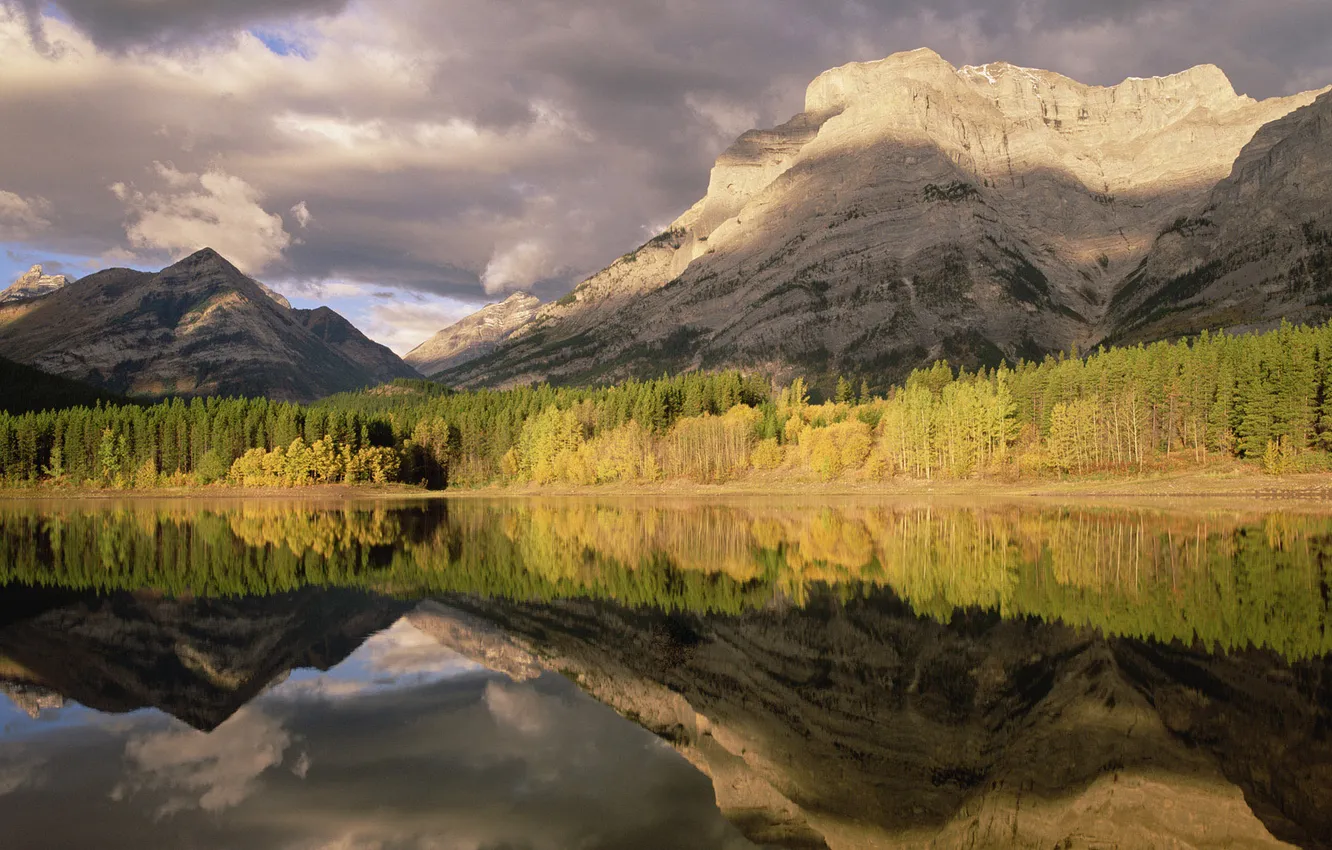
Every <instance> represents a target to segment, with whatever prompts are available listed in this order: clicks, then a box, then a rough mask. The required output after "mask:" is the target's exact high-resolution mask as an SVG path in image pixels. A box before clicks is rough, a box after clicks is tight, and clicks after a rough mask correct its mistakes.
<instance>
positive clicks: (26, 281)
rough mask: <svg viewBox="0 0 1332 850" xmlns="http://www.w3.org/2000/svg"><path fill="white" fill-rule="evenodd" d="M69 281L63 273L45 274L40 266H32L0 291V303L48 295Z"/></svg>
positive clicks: (70, 281) (66, 284)
mask: <svg viewBox="0 0 1332 850" xmlns="http://www.w3.org/2000/svg"><path fill="white" fill-rule="evenodd" d="M70 283H73V281H72V280H70V279H69V278H68V277H65V276H64V275H63V274H45V273H43V272H42V267H41V266H33V267H32V268H30V269H28V270H27V271H26V272H24V273H23V274H21V275H19V278H18V280H16V281H14V282H13V284H11V285H10V287H9V288H8V289H6V290H5V291H4V292H0V304H7V303H10V302H14V301H28V300H30V299H33V298H41V297H42V296H43V295H50V294H51V293H52V292H55V291H56V290H58V289H63V288H64V287H66V286H68V285H69V284H70Z"/></svg>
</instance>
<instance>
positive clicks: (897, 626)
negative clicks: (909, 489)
mask: <svg viewBox="0 0 1332 850" xmlns="http://www.w3.org/2000/svg"><path fill="white" fill-rule="evenodd" d="M834 596H835V594H834ZM451 604H453V605H456V606H457V607H460V608H464V609H466V610H468V611H469V612H470V613H471V615H472V616H473V617H481V618H484V619H486V620H489V621H491V622H492V623H494V624H497V625H498V626H499V627H500V628H501V629H502V630H503V632H504V633H506V634H507V635H508V636H509V641H510V642H511V643H512V645H513V646H512V647H511V648H510V649H509V650H508V651H507V653H502V652H501V651H500V650H499V649H498V648H497V647H496V646H495V644H494V641H493V640H489V641H487V642H486V653H487V657H490V656H496V655H512V656H521V657H524V658H526V657H531V656H535V657H536V658H538V659H540V661H541V663H542V664H544V665H545V666H546V667H547V669H551V670H558V671H560V672H561V673H563V674H564V675H566V676H569V677H571V678H573V679H574V680H575V681H576V682H577V683H578V684H579V685H580V687H582V688H583V689H584V690H586V691H587V692H588V693H590V694H591V695H592V696H594V697H596V698H597V699H598V700H601V701H602V702H605V703H606V704H608V705H610V706H611V707H613V708H615V709H616V710H617V711H619V712H620V713H621V714H622V715H624V716H626V717H629V718H631V719H633V720H635V721H636V722H638V723H640V724H642V725H643V726H645V727H646V728H648V729H649V730H651V731H653V732H655V733H657V734H658V735H660V736H661V737H663V738H665V739H666V740H668V741H670V742H671V743H672V744H673V745H674V746H675V747H676V748H677V749H678V750H679V751H680V752H681V754H682V755H684V756H685V757H686V758H688V759H689V760H690V761H691V762H693V763H694V764H695V765H696V766H697V767H698V768H699V769H700V770H702V771H703V772H704V773H706V774H708V775H709V776H710V777H712V779H713V784H714V788H715V790H716V794H717V804H718V806H719V807H720V808H721V810H722V812H723V814H725V815H726V816H727V817H728V818H730V819H731V820H732V821H733V822H734V823H735V824H736V825H737V826H738V827H739V828H740V829H741V831H742V832H744V833H745V834H746V836H747V837H749V838H750V839H751V840H753V841H754V842H755V843H757V844H760V845H763V846H778V847H792V848H834V850H837V848H857V850H860V848H925V847H930V848H959V849H960V848H983V847H1070V848H1072V847H1082V848H1085V847H1101V846H1112V845H1113V846H1120V847H1163V846H1171V847H1195V848H1203V847H1210V848H1221V847H1229V846H1244V847H1255V848H1258V847H1270V848H1278V847H1290V846H1291V845H1290V844H1288V843H1286V842H1293V843H1295V844H1296V845H1298V846H1302V847H1306V848H1323V847H1328V846H1329V845H1328V844H1327V841H1326V836H1328V835H1332V831H1330V830H1332V819H1330V817H1329V812H1332V796H1329V795H1332V784H1330V783H1329V781H1328V780H1329V777H1332V749H1330V748H1329V745H1328V743H1327V741H1326V740H1325V738H1326V736H1325V735H1324V734H1323V733H1322V731H1321V730H1322V729H1323V727H1324V726H1325V724H1326V723H1327V722H1328V719H1329V711H1332V708H1330V707H1329V706H1332V703H1329V701H1328V697H1329V694H1328V692H1327V684H1326V683H1327V681H1328V679H1327V674H1328V671H1329V667H1328V662H1327V661H1326V660H1323V661H1317V662H1307V663H1302V664H1297V665H1285V664H1284V663H1283V662H1281V661H1280V660H1279V659H1275V658H1274V657H1272V656H1270V655H1268V654H1266V653H1259V652H1250V653H1238V654H1236V655H1234V656H1231V657H1223V656H1211V655H1209V654H1207V653H1206V652H1203V651H1200V650H1193V649H1185V648H1181V647H1163V646H1158V645H1153V644H1149V643H1143V642H1140V641H1134V640H1125V639H1106V638H1103V637H1101V636H1099V635H1097V634H1090V633H1084V632H1079V631H1076V630H1073V629H1069V628H1066V627H1064V626H1061V625H1058V624H1044V623H1036V622H1026V621H1018V622H1013V621H1002V620H999V619H998V618H997V617H993V616H990V615H987V614H985V613H983V612H972V613H970V614H966V615H962V614H959V615H957V616H955V617H954V619H953V620H952V622H951V623H949V624H948V625H944V624H941V623H938V622H935V621H933V620H929V619H925V618H918V617H917V616H915V615H914V614H912V613H911V611H910V610H909V609H908V608H906V607H905V606H904V605H902V604H901V603H900V602H898V601H897V600H896V599H895V598H893V597H892V595H891V594H880V595H877V596H875V597H872V598H869V599H865V600H859V601H852V602H846V603H843V602H840V601H837V600H835V599H833V598H831V597H829V598H814V599H812V600H810V603H809V605H808V607H806V608H805V609H804V610H796V609H787V610H783V609H781V608H779V607H774V608H773V609H772V610H768V611H763V612H756V613H753V614H747V615H745V616H743V617H741V618H738V619H735V618H722V617H712V618H707V617H698V616H692V615H680V614H662V613H654V612H650V611H643V610H637V611H633V610H627V609H621V608H617V607H615V606H612V605H605V604H596V603H588V602H579V601H568V602H555V603H547V604H537V603H529V604H523V603H512V602H503V601H498V600H479V599H475V598H471V599H454V600H451ZM454 622H455V623H456V622H457V621H456V620H455V621H454ZM472 643H473V641H469V640H467V639H459V638H457V637H456V636H455V637H454V639H453V640H452V642H451V643H450V645H451V646H454V647H455V648H458V649H460V651H463V652H467V646H468V645H470V644H472ZM478 660H480V661H481V662H482V663H486V661H485V658H479V659H478Z"/></svg>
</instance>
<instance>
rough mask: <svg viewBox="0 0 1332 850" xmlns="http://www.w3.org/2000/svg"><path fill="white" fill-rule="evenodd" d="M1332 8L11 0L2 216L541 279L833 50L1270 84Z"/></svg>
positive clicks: (592, 257)
mask: <svg viewBox="0 0 1332 850" xmlns="http://www.w3.org/2000/svg"><path fill="white" fill-rule="evenodd" d="M42 10H46V11H45V13H43V11H42ZM34 22H35V23H36V24H39V26H37V27H34V26H33V25H34ZM34 32H37V33H38V34H39V35H40V41H41V43H37V41H35V40H34ZM1236 33H1244V38H1242V39H1239V38H1236V37H1235V34H1236ZM1330 33H1332V4H1329V3H1326V2H1323V0H1272V2H1268V3H1264V4H1260V5H1255V4H1254V3H1252V2H1251V0H1127V2H1119V3H1101V2H1094V1H1093V0H986V2H982V0H928V2H927V0H828V2H820V3H817V4H814V3H809V2H807V1H806V0H725V2H703V0H667V2H662V3H657V4H642V3H623V2H619V0H562V1H561V2H554V1H553V0H535V2H531V3H514V2H495V3H463V2H458V0H447V1H446V2H433V0H395V1H394V2H391V3H348V2H346V0H288V2H278V0H235V2H226V0H154V2H152V3H144V2H142V0H61V2H57V3H56V4H55V5H54V6H52V5H43V4H39V3H37V2H30V1H29V0H25V2H22V3H16V2H14V0H9V2H5V0H0V110H3V113H2V114H3V115H4V116H5V133H4V136H3V139H0V187H3V189H4V190H5V191H6V192H7V193H8V194H9V195H14V196H16V197H18V198H19V199H21V200H24V201H26V202H27V203H28V204H30V205H32V204H36V203H37V199H45V202H46V203H49V205H50V206H49V207H45V208H44V207H40V206H36V207H34V209H35V211H36V212H35V215H36V217H35V218H34V217H33V216H32V215H28V216H27V217H26V218H25V221H26V223H25V224H24V225H23V229H22V230H19V229H18V228H16V227H15V226H14V225H11V224H4V223H0V228H8V229H6V230H5V231H4V232H5V234H6V237H5V238H7V239H8V240H9V241H15V242H22V243H23V245H24V248H25V250H31V251H40V252H42V253H50V254H59V255H62V256H66V255H67V256H84V257H98V258H101V257H108V256H121V255H123V254H124V253H125V252H128V251H130V250H131V249H133V250H136V251H140V252H146V251H152V250H160V251H164V252H168V253H175V252H179V251H182V250H186V249H185V248H182V247H179V246H180V245H183V244H184V243H186V242H194V241H199V240H203V239H208V240H214V239H216V238H217V237H216V236H215V231H225V232H226V233H228V234H231V235H232V236H233V237H234V238H235V241H236V243H238V244H237V247H236V248H233V249H231V250H236V251H240V252H243V253H246V257H244V258H240V257H232V259H233V260H240V261H241V262H243V263H248V264H249V265H250V266H252V267H253V268H254V269H260V268H262V269H263V270H264V272H265V274H266V275H267V276H268V278H269V280H270V282H281V281H282V280H289V281H293V282H308V281H318V280H338V281H347V282H354V283H363V284H373V285H375V286H376V287H377V288H379V289H380V290H384V289H394V290H408V291H413V292H419V293H431V294H434V295H439V296H447V297H450V298H454V299H458V300H460V301H470V302H477V301H480V300H482V299H483V298H484V297H485V296H486V295H487V294H499V293H503V292H508V291H511V290H514V289H531V290H532V291H534V292H535V293H536V294H538V295H540V296H542V297H545V298H550V297H556V296H558V295H560V294H562V293H563V291H565V290H567V289H568V288H569V287H570V286H571V285H572V284H573V283H574V282H576V281H577V279H579V278H580V277H581V276H583V275H586V274H589V273H592V272H595V271H596V270H597V269H599V268H601V267H603V266H604V265H606V264H607V263H608V262H610V261H611V260H613V259H614V258H615V257H617V256H619V255H620V254H623V253H624V252H625V251H627V250H629V249H631V248H633V247H634V246H636V245H637V244H639V243H641V242H642V241H644V234H645V232H646V231H650V230H651V229H653V228H655V227H658V226H659V225H660V224H661V223H662V222H669V221H671V220H672V219H673V218H674V217H675V216H677V215H679V214H680V213H681V212H683V211H684V210H685V209H687V208H688V207H689V206H690V205H691V204H692V203H693V202H694V201H696V200H697V199H698V198H699V197H701V195H702V194H703V192H704V191H705V189H706V187H707V183H708V172H709V168H710V166H711V164H712V162H713V160H714V159H715V158H716V156H717V155H718V154H719V153H720V152H721V150H723V149H724V148H725V147H726V145H727V144H729V142H730V141H731V140H732V138H733V137H734V135H736V134H738V132H740V131H742V130H744V129H748V127H749V126H752V125H758V126H772V125H774V124H777V123H781V122H782V121H785V120H786V119H787V118H789V117H790V116H791V115H792V114H794V113H795V112H797V111H798V110H799V109H800V108H801V103H802V98H803V94H804V90H805V86H806V85H807V84H808V82H809V81H810V80H811V79H812V78H813V77H814V76H815V75H817V74H818V73H819V72H821V71H823V70H825V69H827V68H829V67H833V66H836V65H840V64H843V63H846V62H849V61H855V60H869V59H877V58H881V57H883V56H886V55H888V54H889V53H892V52H894V51H897V50H904V49H910V48H914V47H919V46H921V45H928V46H931V47H934V48H935V49H937V50H938V51H939V52H940V53H942V54H943V55H944V56H945V57H946V58H947V59H949V60H950V61H952V62H953V63H955V64H967V63H971V64H979V63H983V62H987V61H992V60H996V59H1006V60H1009V61H1012V62H1015V63H1018V64H1021V65H1028V66H1036V67H1046V68H1050V69H1051V70H1055V71H1060V72H1063V73H1067V74H1070V75H1071V76H1074V77H1076V78H1079V79H1083V80H1085V81H1087V82H1092V83H1113V82H1117V81H1118V80H1120V79H1122V78H1124V77H1126V76H1131V75H1136V76H1148V75H1152V74H1165V73H1172V72H1175V71H1179V70H1181V69H1183V68H1186V67H1188V66H1190V65H1193V64H1197V63H1200V62H1213V63H1216V64H1218V65H1220V66H1221V67H1222V68H1224V69H1225V70H1226V71H1227V73H1228V74H1230V75H1231V77H1232V79H1233V80H1234V81H1235V84H1236V88H1237V89H1238V90H1240V91H1245V92H1248V93H1249V94H1252V95H1254V96H1259V97H1262V96H1269V95H1273V94H1279V93H1288V92H1291V91H1295V90H1299V89H1304V88H1310V87H1314V86H1317V85H1321V84H1325V83H1328V82H1332V78H1330V77H1329V75H1332V66H1330V65H1329V62H1328V58H1327V49H1326V48H1327V44H1328V39H1329V34H1330ZM155 162H159V163H171V164H172V165H171V166H170V168H171V169H172V171H174V172H175V175H179V179H181V180H186V179H189V180H191V181H193V182H190V183H189V184H188V185H184V186H172V185H171V180H172V179H176V178H175V176H174V175H173V174H171V173H163V172H161V171H154V165H153V164H154V163H155ZM145 174H146V175H148V178H147V180H146V181H145V180H143V179H136V178H137V177H142V176H143V175H145ZM210 174H212V175H215V176H216V179H217V180H218V181H219V182H220V183H223V184H224V185H222V186H221V188H219V189H218V190H217V191H216V192H215V191H213V190H210V189H208V188H206V187H204V186H203V179H204V177H205V176H207V175H210ZM117 181H119V182H121V183H123V184H124V186H125V192H126V197H127V198H130V199H133V200H134V201H136V202H138V203H139V206H138V207H131V208H130V209H128V212H129V213H130V216H131V232H128V233H127V229H126V227H125V226H124V223H125V216H126V213H127V208H126V203H125V202H123V201H122V200H120V199H118V198H117V197H115V196H114V195H112V194H110V193H108V192H106V190H105V187H106V186H107V185H108V183H114V182H117ZM136 193H138V194H136ZM219 193H220V194H219ZM140 195H141V196H142V200H141V201H140ZM5 197H6V202H5V203H8V202H9V199H8V196H5ZM300 210H305V212H306V213H308V212H309V211H311V210H313V211H315V214H316V215H317V226H314V221H315V220H314V219H313V218H306V216H305V215H304V214H303V213H301V212H300ZM53 211H55V212H58V213H59V214H58V215H56V214H54V212H53ZM270 211H283V215H286V214H287V212H286V211H289V213H290V217H288V219H287V220H288V222H290V223H291V230H292V231H293V232H295V233H298V235H299V240H297V239H291V237H290V236H289V235H288V234H287V232H286V231H285V230H284V229H283V227H282V224H281V221H280V219H279V218H278V217H277V216H276V215H274V214H273V213H272V212H270ZM224 214H225V218H224V217H223V216H224ZM141 218H142V219H145V220H143V221H141V220H140V219H141ZM213 218H218V220H219V223H218V224H216V225H213V224H211V223H210V222H211V221H212V219H213ZM0 221H4V220H3V219H0ZM40 222H46V223H47V225H49V226H40V227H34V226H33V224H34V223H40ZM224 222H225V223H224ZM136 226H137V227H139V228H140V229H139V230H133V228H134V227H136ZM298 228H299V230H298ZM242 231H245V232H247V233H248V235H247V236H246V237H245V238H241V233H242ZM214 247H216V248H218V250H221V251H222V252H223V253H224V254H228V256H230V254H229V251H228V248H227V247H224V246H223V245H214ZM117 252H120V254H117ZM144 262H147V258H146V257H145V258H144ZM436 329H437V328H436Z"/></svg>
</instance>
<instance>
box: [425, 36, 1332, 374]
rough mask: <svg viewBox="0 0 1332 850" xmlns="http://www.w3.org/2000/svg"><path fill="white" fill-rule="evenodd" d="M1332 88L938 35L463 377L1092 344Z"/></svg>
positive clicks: (852, 366)
mask: <svg viewBox="0 0 1332 850" xmlns="http://www.w3.org/2000/svg"><path fill="white" fill-rule="evenodd" d="M1318 95H1319V92H1304V93H1301V94H1296V95H1291V96H1288V97H1274V98H1269V99H1267V100H1263V101H1256V100H1254V99H1252V98H1250V97H1247V96H1244V95H1239V94H1236V92H1235V89H1234V86H1233V85H1231V83H1230V80H1229V79H1228V78H1227V77H1226V75H1225V73H1224V72H1222V71H1221V69H1220V68H1218V67H1216V66H1215V65H1198V66H1196V67H1193V68H1189V69H1187V70H1184V71H1181V72H1179V73H1176V74H1171V75H1168V76H1162V77H1146V78H1137V77H1130V78H1128V79H1126V80H1123V81H1122V82H1120V83H1117V84H1115V85H1112V86H1101V85H1089V84H1085V83H1082V82H1079V81H1077V80H1073V79H1071V78H1069V77H1066V76H1064V75H1062V74H1058V73H1054V72H1051V71H1044V70H1039V69H1033V68H1024V67H1021V66H1018V65H1014V64H1011V63H1008V62H993V63H990V64H987V65H976V66H964V67H961V68H957V67H954V66H953V65H952V64H950V63H949V62H948V61H947V60H945V59H944V58H943V57H942V56H940V55H939V54H938V53H936V52H934V51H933V50H928V49H921V50H913V51H908V52H905V53H897V54H894V55H892V56H889V57H887V58H885V59H881V60H878V61H874V62H857V63H851V64H848V65H843V66H841V67H839V68H834V69H832V70H829V71H826V72H824V73H823V74H820V75H819V76H818V77H817V78H815V79H814V80H813V81H812V82H811V83H810V85H809V87H808V89H807V92H806V101H805V110H804V111H803V112H802V113H800V114H798V115H796V116H794V117H793V118H791V120H789V121H787V122H786V123H784V124H781V125H779V126H777V127H773V128H770V129H756V130H751V131H749V132H746V133H744V134H743V135H741V136H740V137H739V138H738V139H737V140H736V141H735V143H734V144H732V145H731V146H730V147H729V148H727V149H726V150H725V151H724V152H723V153H722V154H721V156H719V157H718V158H717V160H716V163H715V165H714V166H713V169H712V173H711V177H710V180H709V184H708V190H707V194H706V195H705V196H704V197H703V198H702V199H700V200H699V201H698V202H697V203H696V204H695V205H694V206H693V207H691V208H690V209H689V210H688V211H686V212H685V213H684V214H683V215H681V216H680V217H679V218H678V219H676V221H675V222H673V223H672V225H671V226H670V227H669V228H668V229H667V230H666V231H665V232H663V233H662V234H660V235H659V236H657V237H656V238H654V239H652V240H649V241H648V242H647V243H645V244H644V245H642V246H640V247H639V248H638V249H636V250H634V251H631V252H630V253H628V254H625V255H624V256H622V257H621V258H620V259H618V260H616V261H615V262H613V263H612V264H610V265H609V266H608V267H607V268H605V269H604V270H602V271H601V272H599V273H597V274H596V275H593V276H592V277H591V278H589V279H587V280H585V281H583V282H582V283H580V284H579V285H578V287H577V288H576V289H575V290H574V292H573V294H572V296H571V297H570V298H567V299H561V300H559V301H557V302H554V303H551V304H547V305H545V306H543V307H542V308H541V309H540V310H539V311H538V312H537V313H536V315H535V316H534V317H533V319H532V322H531V324H530V325H528V326H527V327H526V328H520V329H518V330H516V331H513V332H511V333H510V334H509V335H508V336H507V337H506V339H505V341H504V342H503V343H502V344H501V345H500V348H499V350H498V351H495V352H494V355H493V356H488V357H485V358H483V359H477V360H476V362H475V363H469V362H468V360H472V359H475V358H472V357H468V358H467V360H462V359H457V360H455V361H454V363H455V365H453V366H451V367H450V368H449V371H448V373H447V375H446V376H445V378H444V379H445V380H448V381H449V382H451V383H456V384H460V385H464V386H466V385H470V384H475V383H488V384H508V383H526V382H529V381H532V380H542V379H557V380H564V381H570V380H575V381H576V380H579V379H580V377H590V376H593V375H595V376H597V377H599V378H602V379H604V378H605V377H607V376H608V375H610V374H614V375H615V376H625V375H631V374H632V375H646V374H654V373H655V374H660V372H661V371H662V369H663V367H666V368H673V369H693V368H715V367H718V366H722V365H734V366H746V367H753V368H761V369H764V370H767V371H771V372H773V373H774V374H777V375H791V374H805V375H812V374H822V375H830V374H836V373H838V372H843V373H859V372H860V371H861V370H865V371H867V372H870V373H872V374H874V375H875V376H876V377H878V378H880V379H893V378H899V377H902V376H904V374H905V373H906V372H907V371H909V370H910V369H911V368H913V367H915V366H917V365H921V364H923V363H928V362H929V361H930V360H934V359H938V358H947V359H948V360H949V361H950V362H952V363H954V364H955V365H956V364H966V365H968V366H972V367H974V366H977V365H982V364H984V365H995V364H997V363H998V362H1001V361H1004V360H1008V361H1012V360H1016V359H1018V358H1023V357H1025V358H1028V359H1030V358H1039V357H1042V356H1044V354H1045V353H1046V352H1049V351H1059V350H1067V349H1068V347H1070V346H1072V345H1078V346H1081V347H1086V346H1088V345H1094V344H1095V343H1096V342H1098V341H1100V340H1101V339H1104V338H1105V337H1106V336H1107V335H1109V334H1110V333H1113V331H1114V328H1113V327H1112V325H1113V323H1114V322H1115V321H1117V319H1116V317H1115V315H1114V313H1115V312H1116V311H1115V310H1114V309H1112V301H1114V300H1116V299H1117V298H1118V297H1119V294H1120V293H1121V292H1122V291H1123V289H1124V288H1125V286H1126V281H1127V279H1128V278H1129V276H1130V275H1132V274H1134V272H1135V269H1137V268H1138V267H1139V266H1140V264H1142V263H1143V261H1144V258H1145V257H1146V256H1147V254H1148V253H1149V252H1150V251H1152V250H1153V246H1154V245H1155V244H1156V240H1157V236H1158V235H1159V234H1161V233H1162V232H1163V231H1166V230H1167V229H1168V228H1170V227H1172V226H1173V224H1174V223H1175V222H1177V221H1180V220H1188V219H1190V217H1192V216H1195V215H1196V211H1197V210H1199V209H1200V208H1201V207H1202V206H1204V205H1205V204H1207V203H1208V201H1209V195H1210V193H1211V192H1212V190H1213V187H1216V186H1217V185H1218V183H1219V182H1220V181H1222V180H1224V179H1226V177H1227V176H1228V175H1229V174H1230V173H1231V170H1232V168H1233V167H1236V165H1237V158H1240V157H1241V152H1242V151H1243V152H1244V162H1245V163H1248V162H1252V163H1253V164H1254V167H1255V168H1260V169H1261V168H1266V167H1267V166H1266V165H1265V163H1268V162H1271V161H1273V158H1272V156H1269V155H1268V153H1267V147H1266V146H1267V145H1268V142H1267V141H1264V139H1265V137H1266V136H1272V138H1273V139H1278V138H1285V133H1286V130H1284V129H1282V128H1284V127H1285V126H1286V125H1285V124H1283V123H1282V119H1283V118H1285V117H1286V116H1288V115H1290V114H1291V113H1293V112H1295V111H1296V110H1299V109H1301V108H1302V107H1305V106H1308V105H1309V104H1311V103H1312V102H1313V101H1314V99H1315V98H1316V97H1317V96H1318ZM1264 127H1270V128H1273V129H1272V130H1270V131H1269V132H1267V133H1264V134H1259V139H1258V141H1259V144H1257V145H1255V146H1251V147H1250V142H1251V141H1254V140H1255V134H1257V133H1259V130H1260V128H1264ZM1303 132H1305V133H1306V134H1310V133H1312V132H1313V130H1312V129H1308V130H1305V131H1303ZM1272 144H1276V142H1272ZM1287 149H1289V148H1288V146H1287ZM1272 150H1274V151H1276V152H1277V153H1278V154H1280V153H1281V150H1277V148H1272ZM1291 150H1293V149H1291ZM1286 158H1287V159H1290V160H1291V161H1293V158H1292V155H1287V157H1286ZM1292 181H1293V178H1292ZM1255 185H1257V184H1256V183H1255V182H1254V181H1252V180H1250V181H1245V184H1244V191H1253V189H1252V187H1253V186H1255ZM1297 185H1298V186H1301V187H1306V188H1307V185H1308V184H1306V183H1298V182H1297V181H1293V182H1291V186H1297ZM1299 191H1301V192H1304V191H1305V189H1304V188H1301V189H1299ZM1251 212H1252V211H1251ZM1240 218H1241V219H1242V218H1243V214H1241V215H1240ZM1319 232H1320V233H1321V231H1319ZM1319 238H1321V237H1319ZM1315 259H1316V258H1315ZM1311 262H1313V261H1312V260H1311ZM1120 300H1121V301H1122V299H1120ZM478 321H479V320H478ZM538 328H539V331H538V330H537V329H538ZM487 344H491V343H487ZM667 352H669V353H670V357H671V359H670V362H669V363H666V362H663V355H664V354H665V353H667ZM608 363H609V364H611V365H610V366H609V367H608V366H607V364H608ZM457 364H463V365H457Z"/></svg>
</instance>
